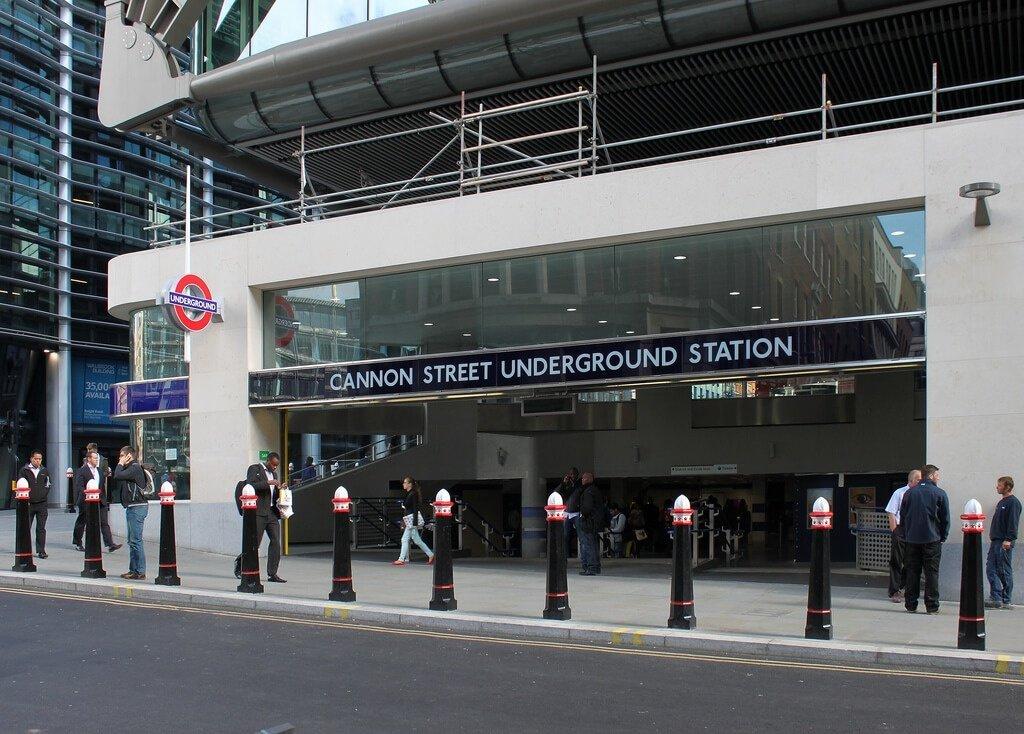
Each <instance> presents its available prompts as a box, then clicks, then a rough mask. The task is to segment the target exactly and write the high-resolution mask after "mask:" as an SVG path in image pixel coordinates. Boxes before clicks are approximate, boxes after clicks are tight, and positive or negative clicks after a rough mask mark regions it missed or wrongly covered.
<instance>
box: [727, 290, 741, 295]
mask: <svg viewBox="0 0 1024 734" xmlns="http://www.w3.org/2000/svg"><path fill="white" fill-rule="evenodd" d="M739 294H740V292H739V291H729V295H730V296H738V295H739Z"/></svg>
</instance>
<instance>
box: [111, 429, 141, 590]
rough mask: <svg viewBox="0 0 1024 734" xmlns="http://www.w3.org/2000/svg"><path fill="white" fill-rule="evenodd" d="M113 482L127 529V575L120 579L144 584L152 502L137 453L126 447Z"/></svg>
mask: <svg viewBox="0 0 1024 734" xmlns="http://www.w3.org/2000/svg"><path fill="white" fill-rule="evenodd" d="M114 482H115V483H116V485H117V489H118V491H119V492H120V493H121V495H120V496H121V506H122V507H124V517H125V524H126V525H127V526H128V571H127V572H126V573H123V574H121V578H123V579H130V580H134V581H143V580H145V578H146V550H145V547H144V546H143V544H142V534H143V528H144V526H145V522H146V515H148V514H149V500H147V499H146V495H145V494H144V490H145V489H146V486H147V485H148V484H149V480H148V477H146V472H145V471H143V469H142V465H141V464H139V462H138V461H137V460H136V458H135V449H133V448H132V447H131V446H125V447H124V448H122V449H121V452H120V454H119V455H118V458H117V466H116V467H114Z"/></svg>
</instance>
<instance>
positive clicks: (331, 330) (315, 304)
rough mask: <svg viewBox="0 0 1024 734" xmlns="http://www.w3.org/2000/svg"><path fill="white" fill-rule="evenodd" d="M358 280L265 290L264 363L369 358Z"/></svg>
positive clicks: (299, 363)
mask: <svg viewBox="0 0 1024 734" xmlns="http://www.w3.org/2000/svg"><path fill="white" fill-rule="evenodd" d="M361 291H362V287H361V284H360V282H359V281H349V282H345V283H328V284H326V285H317V286H309V287H306V288H292V289H289V290H286V291H277V292H267V293H265V294H264V300H263V304H264V305H263V313H264V341H263V357H264V364H266V365H267V366H268V367H270V366H276V367H292V366H296V365H303V364H317V363H323V362H351V361H353V360H358V359H367V358H368V357H374V356H381V355H379V354H367V353H365V351H364V349H363V346H362V339H361V337H362V300H361Z"/></svg>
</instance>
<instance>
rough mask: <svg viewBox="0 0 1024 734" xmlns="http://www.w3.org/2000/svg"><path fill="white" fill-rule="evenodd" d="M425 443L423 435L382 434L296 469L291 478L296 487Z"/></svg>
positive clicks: (360, 466) (342, 472) (357, 467)
mask: <svg viewBox="0 0 1024 734" xmlns="http://www.w3.org/2000/svg"><path fill="white" fill-rule="evenodd" d="M422 445H423V436H419V435H416V436H408V435H395V436H382V437H381V438H379V439H377V440H376V441H372V442H370V443H368V444H366V445H365V446H360V447H358V448H355V449H351V450H349V451H346V452H344V453H342V454H338V455H337V456H334V457H332V458H330V459H322V460H320V461H317V462H314V463H313V464H311V465H309V466H304V467H302V468H301V469H296V470H295V471H294V472H292V473H291V476H290V479H291V481H292V484H293V485H294V486H295V488H297V489H298V488H301V487H302V486H303V485H307V484H310V483H312V482H318V481H320V480H323V479H329V478H331V477H334V476H338V475H340V474H344V473H345V472H348V471H352V470H353V469H360V468H362V467H364V466H367V465H369V464H372V463H373V462H375V461H380V460H381V459H386V458H388V457H391V456H394V455H395V454H400V453H402V452H403V451H408V450H409V449H411V448H415V447H417V446H422Z"/></svg>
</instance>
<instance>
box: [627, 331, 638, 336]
mask: <svg viewBox="0 0 1024 734" xmlns="http://www.w3.org/2000/svg"><path fill="white" fill-rule="evenodd" d="M635 333H636V332H635V331H627V332H626V334H627V335H629V334H635Z"/></svg>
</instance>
